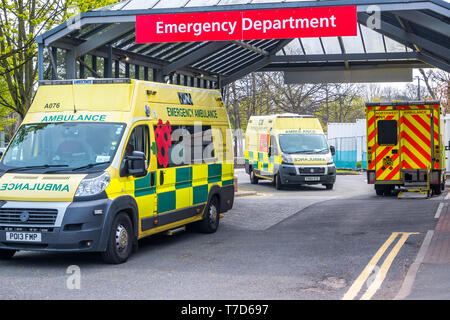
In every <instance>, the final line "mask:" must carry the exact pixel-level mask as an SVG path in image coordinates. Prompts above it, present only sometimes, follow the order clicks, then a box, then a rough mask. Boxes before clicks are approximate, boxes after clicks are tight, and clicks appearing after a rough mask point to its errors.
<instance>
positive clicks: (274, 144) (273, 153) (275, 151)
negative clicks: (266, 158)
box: [270, 136, 278, 156]
mask: <svg viewBox="0 0 450 320" xmlns="http://www.w3.org/2000/svg"><path fill="white" fill-rule="evenodd" d="M277 155H278V147H277V140H276V138H275V136H270V156H277Z"/></svg>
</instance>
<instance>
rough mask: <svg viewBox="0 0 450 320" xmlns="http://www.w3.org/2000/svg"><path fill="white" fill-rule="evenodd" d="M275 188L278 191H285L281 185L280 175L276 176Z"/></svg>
mask: <svg viewBox="0 0 450 320" xmlns="http://www.w3.org/2000/svg"><path fill="white" fill-rule="evenodd" d="M275 188H276V189H277V190H283V184H282V183H281V178H280V174H277V175H276V176H275Z"/></svg>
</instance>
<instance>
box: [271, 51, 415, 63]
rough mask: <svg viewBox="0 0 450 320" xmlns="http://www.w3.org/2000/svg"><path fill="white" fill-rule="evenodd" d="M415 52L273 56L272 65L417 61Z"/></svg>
mask: <svg viewBox="0 0 450 320" xmlns="http://www.w3.org/2000/svg"><path fill="white" fill-rule="evenodd" d="M418 58H419V55H418V53H417V52H379V53H346V54H309V55H286V56H273V57H272V59H271V60H272V63H277V62H279V63H286V62H326V61H342V62H344V61H365V60H387V59H389V60H391V59H392V60H405V59H418Z"/></svg>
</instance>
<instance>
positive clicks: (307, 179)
mask: <svg viewBox="0 0 450 320" xmlns="http://www.w3.org/2000/svg"><path fill="white" fill-rule="evenodd" d="M305 181H320V177H305Z"/></svg>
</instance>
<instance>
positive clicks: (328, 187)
mask: <svg viewBox="0 0 450 320" xmlns="http://www.w3.org/2000/svg"><path fill="white" fill-rule="evenodd" d="M333 186H334V184H333V183H327V184H325V188H327V190H333Z"/></svg>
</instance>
